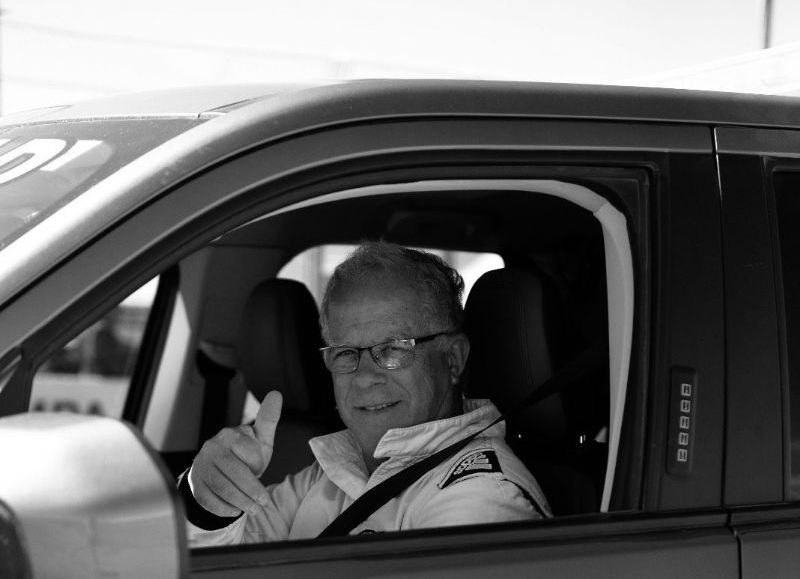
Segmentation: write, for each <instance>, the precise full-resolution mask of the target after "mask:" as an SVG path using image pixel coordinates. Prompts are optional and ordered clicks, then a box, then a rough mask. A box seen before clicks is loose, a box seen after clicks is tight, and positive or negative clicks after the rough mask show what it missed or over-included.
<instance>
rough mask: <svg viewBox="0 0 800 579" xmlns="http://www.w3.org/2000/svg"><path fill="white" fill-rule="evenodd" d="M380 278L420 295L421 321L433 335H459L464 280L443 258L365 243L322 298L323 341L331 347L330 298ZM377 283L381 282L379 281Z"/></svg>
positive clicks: (343, 265) (341, 267) (339, 268)
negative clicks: (448, 333) (429, 322)
mask: <svg viewBox="0 0 800 579" xmlns="http://www.w3.org/2000/svg"><path fill="white" fill-rule="evenodd" d="M376 276H383V277H385V278H388V279H396V280H397V281H399V282H401V283H405V285H407V286H408V287H409V288H411V289H413V290H415V291H417V292H419V293H420V295H421V297H422V300H421V301H420V305H419V306H420V308H421V309H422V310H423V312H424V318H425V319H427V320H431V322H432V323H434V324H437V325H436V327H432V328H429V329H430V330H433V331H440V330H441V331H444V330H450V331H460V330H461V327H462V324H463V322H464V306H463V305H462V303H461V298H462V295H463V293H464V280H463V279H462V278H461V275H460V274H459V273H458V272H457V271H456V270H455V269H454V268H452V267H450V266H449V265H448V264H447V263H446V262H445V261H444V260H443V259H442V258H440V257H439V256H437V255H434V254H432V253H428V252H427V251H422V250H418V249H410V248H408V247H403V246H401V245H396V244H394V243H387V242H385V241H368V242H365V243H363V244H361V245H360V246H359V247H358V248H356V249H355V250H354V251H353V252H352V253H351V254H350V255H348V256H347V258H346V259H345V260H344V261H343V262H342V263H340V264H339V265H338V266H337V267H336V269H335V270H334V272H333V275H332V276H331V279H330V280H329V281H328V285H327V287H326V288H325V295H324V297H323V298H322V309H321V312H320V326H321V329H322V338H323V339H324V340H325V342H326V343H328V344H330V339H331V336H330V331H329V328H328V314H329V309H330V303H331V299H332V296H334V295H336V294H337V293H338V292H340V291H341V290H343V289H345V288H348V287H354V286H357V285H358V283H359V282H362V281H365V280H366V279H368V278H373V277H376ZM379 279H380V278H379Z"/></svg>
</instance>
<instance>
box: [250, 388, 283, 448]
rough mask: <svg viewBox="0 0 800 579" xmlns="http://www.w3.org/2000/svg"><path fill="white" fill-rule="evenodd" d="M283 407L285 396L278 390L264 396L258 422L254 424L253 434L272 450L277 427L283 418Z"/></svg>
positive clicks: (257, 418)
mask: <svg viewBox="0 0 800 579" xmlns="http://www.w3.org/2000/svg"><path fill="white" fill-rule="evenodd" d="M282 406H283V396H282V395H281V393H280V392H278V391H277V390H272V391H270V392H268V393H267V395H266V396H264V400H263V401H262V402H261V408H259V409H258V414H256V421H255V423H254V424H253V432H254V433H255V435H256V439H258V441H259V442H260V443H261V444H263V445H266V446H269V447H270V448H272V445H273V441H274V440H275V427H277V426H278V420H280V418H281V407H282Z"/></svg>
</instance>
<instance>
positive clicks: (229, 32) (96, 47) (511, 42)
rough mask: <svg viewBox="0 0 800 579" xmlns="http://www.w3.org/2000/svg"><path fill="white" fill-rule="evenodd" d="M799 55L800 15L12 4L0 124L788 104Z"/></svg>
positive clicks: (604, 7)
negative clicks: (285, 93)
mask: <svg viewBox="0 0 800 579" xmlns="http://www.w3.org/2000/svg"><path fill="white" fill-rule="evenodd" d="M765 49H766V50H765ZM798 55H800V2H798V1H797V0H672V1H670V2H665V1H663V0H560V1H554V0H499V1H497V2H486V1H477V0H402V1H401V0H396V1H382V2H375V1H369V0H337V1H335V2H324V1H321V0H292V1H291V2H287V1H283V2H281V1H277V0H265V1H260V2H253V1H250V0H227V1H226V2H211V1H208V0H192V1H190V0H161V1H155V0H138V1H136V2H109V1H107V0H106V1H103V0H0V112H1V113H3V114H5V113H10V112H15V111H19V110H24V109H28V108H35V107H39V106H48V105H54V104H60V103H69V102H75V101H79V100H85V99H91V98H94V97H102V96H107V95H112V94H115V93H120V92H130V91H139V90H149V89H157V88H164V87H173V86H193V85H207V84H217V83H249V82H275V81H303V80H327V79H348V78H374V77H394V78H402V77H418V78H422V77H447V78H453V77H462V78H480V79H509V80H538V81H556V82H570V83H576V82H577V83H604V84H606V83H614V84H643V85H654V86H677V87H692V88H716V89H721V90H739V91H746V92H759V93H775V94H787V93H792V92H796V91H798V90H800V56H798Z"/></svg>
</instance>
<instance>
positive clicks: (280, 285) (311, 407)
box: [237, 279, 340, 484]
mask: <svg viewBox="0 0 800 579" xmlns="http://www.w3.org/2000/svg"><path fill="white" fill-rule="evenodd" d="M321 346H322V339H321V337H320V332H319V314H318V310H317V305H316V303H315V302H314V298H313V297H312V296H311V293H310V292H309V291H308V288H306V287H305V286H304V285H303V284H302V283H300V282H297V281H294V280H288V279H271V280H267V281H265V282H262V283H261V284H259V285H258V286H256V288H255V289H254V290H253V292H252V293H251V295H250V298H249V299H248V300H247V303H246V305H245V308H244V312H243V316H242V321H241V327H240V331H239V341H238V344H237V351H238V357H239V369H240V371H241V373H242V376H243V378H244V381H245V384H246V386H247V388H248V390H250V392H252V393H253V394H254V395H255V397H256V399H258V400H259V401H261V400H263V398H264V396H265V395H266V394H267V392H269V391H270V390H278V391H280V392H281V393H282V394H283V401H284V402H283V411H282V414H281V421H280V422H279V424H278V428H277V431H276V435H275V450H274V452H273V458H272V462H271V463H270V466H269V468H268V469H267V471H266V472H265V473H264V475H263V476H262V479H261V480H262V482H264V483H265V484H269V483H272V482H278V481H280V480H282V479H283V478H284V477H285V476H286V475H287V474H290V473H293V472H297V471H298V470H300V469H302V468H303V467H305V466H307V465H309V464H311V463H312V462H313V460H314V458H313V455H312V454H311V450H310V449H309V447H308V440H309V439H310V438H312V437H314V436H319V435H322V434H326V433H328V432H331V431H333V430H335V429H337V428H340V423H339V422H338V416H337V415H336V410H335V403H334V398H333V386H332V384H331V378H330V373H329V372H328V370H327V369H326V368H325V365H324V364H323V362H322V357H321V356H320V355H319V351H318V349H319V348H320V347H321Z"/></svg>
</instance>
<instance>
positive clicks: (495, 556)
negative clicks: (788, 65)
mask: <svg viewBox="0 0 800 579" xmlns="http://www.w3.org/2000/svg"><path fill="white" fill-rule="evenodd" d="M798 159H800V104H798V102H797V101H796V100H795V99H792V98H787V97H757V96H752V95H737V94H722V93H712V92H694V91H683V90H668V89H641V88H626V87H612V86H584V85H560V84H542V83H515V82H482V81H449V80H448V81H434V80H424V81H422V80H402V81H401V80H371V81H353V82H344V83H330V84H318V85H304V86H276V85H263V86H256V85H254V86H227V87H206V88H192V89H176V90H172V91H162V92H157V93H142V94H134V95H124V96H117V97H110V98H107V99H104V100H99V101H91V102H86V103H79V104H76V105H71V106H64V107H53V108H49V109H41V110H36V111H30V112H26V113H20V114H17V115H11V116H8V117H5V118H3V119H2V120H0V417H2V418H0V463H2V465H3V476H2V477H0V529H1V530H2V531H1V533H0V536H2V537H3V541H0V571H2V573H0V575H3V573H5V575H3V576H6V575H7V576H19V577H39V576H42V577H45V576H63V577H73V576H74V577H101V576H109V575H114V576H119V577H209V578H210V577H255V576H262V575H266V574H271V575H276V576H277V575H282V574H288V575H291V576H293V577H295V576H296V577H306V576H308V577H316V576H322V575H327V576H347V577H364V576H388V575H403V576H424V577H438V576H452V575H454V574H458V575H459V576H464V577H483V576H485V575H491V574H497V573H504V574H507V575H513V576H548V577H574V576H578V575H579V576H582V577H627V576H637V577H638V576H642V575H646V576H649V577H670V578H672V577H675V576H681V575H683V576H692V577H731V576H737V577H742V578H747V577H763V576H770V577H788V576H795V575H796V574H797V569H798V568H800V555H798V554H797V553H799V552H800V549H798V548H797V547H798V545H800V507H799V506H798V503H797V500H798V499H800V459H798V456H800V454H799V453H800V450H798V449H800V445H799V444H798V443H797V442H796V441H797V440H798V439H800V427H799V426H797V425H798V419H797V416H798V415H800V413H799V412H798V410H797V408H798V407H800V386H796V385H795V384H796V383H798V384H800V382H798V380H797V378H796V377H797V376H798V372H800V366H798V364H800V361H798V360H800V356H796V355H794V354H795V352H796V350H797V347H798V346H797V344H798V340H800V338H799V337H798V336H800V334H799V333H798V332H800V297H798V296H800V291H798V289H799V288H798V285H797V284H798V282H799V281H800V279H799V278H798V275H800V274H798V273H797V272H800V251H798V247H797V246H798V245H800V235H798V234H797V233H795V231H796V227H795V223H796V221H797V219H798V217H800V201H798V199H800V197H799V196H798V194H797V191H798V189H799V186H800V161H798ZM365 239H384V240H387V241H391V242H395V243H400V244H403V245H408V246H413V247H420V248H425V249H428V250H430V251H435V252H438V253H439V254H440V255H443V256H444V257H445V258H446V259H447V260H449V261H450V262H451V263H453V264H454V265H455V266H456V267H457V268H459V269H460V270H461V271H462V273H463V274H464V277H465V279H466V281H467V285H468V292H467V296H466V331H467V333H468V335H469V336H470V340H471V342H472V344H473V351H472V352H471V355H470V360H469V361H468V373H469V375H468V379H467V380H466V382H465V384H464V385H463V387H464V390H465V395H467V396H485V397H490V398H492V399H493V400H494V401H495V402H496V403H497V404H498V406H499V407H500V409H501V410H502V411H504V412H509V413H512V414H510V416H509V417H508V419H507V423H508V434H507V440H508V441H509V444H510V445H511V446H512V447H513V448H514V449H515V451H516V452H517V454H518V455H519V456H520V458H522V459H523V460H524V461H525V462H526V464H527V465H528V466H529V468H530V470H531V472H533V474H534V475H535V476H536V477H537V480H538V481H539V482H540V484H541V486H542V488H543V490H544V491H545V494H546V495H547V497H548V500H549V502H550V505H551V508H552V510H553V514H554V515H555V516H554V517H553V518H549V519H546V520H537V521H529V522H513V523H512V522H509V523H502V524H492V525H473V526H463V527H450V528H441V529H426V530H413V531H398V532H392V533H380V534H372V535H363V536H347V537H334V538H320V539H314V540H302V541H286V542H276V543H271V544H255V545H245V546H231V547H216V548H210V549H196V548H190V547H189V546H187V541H186V532H185V514H184V507H183V505H182V504H181V502H180V499H179V496H178V493H177V490H176V482H175V481H176V477H177V476H178V475H179V474H180V473H181V472H182V471H184V470H185V469H186V468H187V466H188V465H189V464H191V460H192V457H193V456H194V454H195V453H196V452H197V450H198V448H199V446H200V445H201V444H202V441H203V440H205V439H206V438H208V437H209V436H211V435H213V433H214V432H216V431H217V430H219V429H220V428H221V427H224V426H229V425H236V424H241V423H245V422H247V421H248V420H251V419H252V417H253V416H254V412H255V410H254V409H256V408H257V407H258V400H259V399H260V398H261V397H263V396H264V394H265V392H266V391H267V390H269V389H273V388H276V389H279V390H281V391H282V392H283V393H284V397H285V399H286V408H287V409H288V410H285V411H284V418H283V420H282V422H281V426H280V427H279V431H278V434H277V443H276V444H277V446H276V456H277V455H279V456H280V457H281V458H280V459H279V460H277V459H276V460H274V461H273V462H274V463H275V464H274V465H270V469H268V470H267V472H266V473H265V478H264V479H263V480H265V482H270V481H275V480H279V479H280V478H281V477H283V476H284V475H285V474H286V473H288V472H292V471H293V470H296V469H297V468H300V467H302V466H303V465H304V464H308V463H309V462H310V461H311V460H312V458H311V456H310V455H309V454H308V450H307V444H306V443H307V440H308V438H309V437H311V436H314V435H316V434H319V433H324V432H329V431H331V430H334V429H337V428H341V425H340V424H339V423H338V421H337V417H336V413H335V411H334V407H333V401H332V394H331V389H330V378H329V377H328V376H327V375H326V372H325V371H324V367H321V359H320V357H319V353H318V352H317V351H316V350H317V349H318V347H319V346H320V345H321V342H320V338H319V335H318V331H317V330H318V328H317V326H316V324H317V321H316V315H317V308H318V306H319V299H320V296H321V292H322V290H323V288H324V284H325V281H326V279H327V276H329V275H330V272H331V269H332V267H333V266H334V265H335V263H336V262H337V261H338V260H340V259H341V258H342V256H343V255H346V253H347V252H348V251H349V250H350V248H352V247H353V246H355V245H356V244H358V243H359V242H360V241H362V240H365ZM307 296H311V297H307ZM586 352H600V353H601V356H600V358H601V362H600V363H596V364H592V365H587V364H583V365H580V363H578V362H575V360H581V359H582V356H584V354H585V353H586ZM576 364H579V365H580V368H581V372H579V374H580V375H579V377H578V378H576V379H565V380H563V381H562V385H561V386H560V387H559V388H556V389H555V390H554V391H553V393H552V394H551V395H550V396H549V397H547V398H545V399H544V400H541V401H539V402H537V403H536V404H535V405H527V406H524V405H521V404H520V401H521V400H522V399H523V398H524V397H525V396H527V395H528V394H529V393H530V392H534V391H536V390H537V389H538V388H542V387H543V385H544V384H552V383H553V380H555V379H556V378H559V377H562V376H564V375H565V373H566V372H568V371H569V369H571V368H572V369H574V368H575V365H576ZM281 428H283V431H282V430H281Z"/></svg>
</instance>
